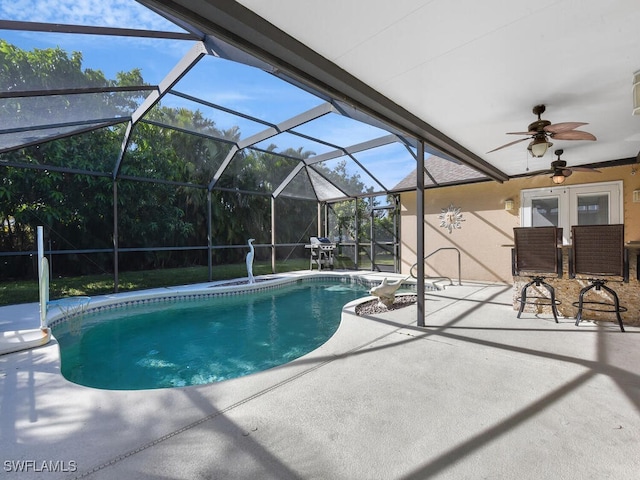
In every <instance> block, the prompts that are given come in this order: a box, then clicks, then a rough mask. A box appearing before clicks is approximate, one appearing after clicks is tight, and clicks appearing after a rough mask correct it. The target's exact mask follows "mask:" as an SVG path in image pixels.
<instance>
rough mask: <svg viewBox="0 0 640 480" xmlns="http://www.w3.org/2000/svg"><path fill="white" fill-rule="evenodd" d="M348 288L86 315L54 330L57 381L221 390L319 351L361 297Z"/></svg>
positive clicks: (314, 283) (320, 284) (302, 284)
mask: <svg viewBox="0 0 640 480" xmlns="http://www.w3.org/2000/svg"><path fill="white" fill-rule="evenodd" d="M368 288H369V286H368V285H362V284H359V283H352V282H351V281H349V280H347V281H346V282H345V280H344V279H343V280H340V279H337V280H325V279H323V280H300V281H298V282H296V283H292V284H288V285H285V286H282V287H279V288H274V289H269V290H263V291H259V292H255V293H246V294H242V295H225V296H222V295H219V296H213V297H212V298H204V299H196V300H190V301H184V300H181V301H165V302H160V303H155V304H143V305H133V306H128V307H125V308H117V309H114V310H107V311H102V312H97V313H87V314H85V315H84V316H83V317H82V319H81V322H82V326H81V328H77V327H78V325H77V320H75V319H73V318H71V319H69V320H67V321H65V322H61V323H59V324H58V325H56V326H54V327H53V334H54V336H55V337H56V339H57V340H58V343H59V345H60V356H61V366H62V374H63V375H64V377H65V378H67V379H68V380H70V381H72V382H74V383H78V384H81V385H85V386H89V387H95V388H103V389H110V390H138V389H153V388H165V387H181V386H187V385H200V384H207V383H213V382H220V381H223V380H227V379H230V378H236V377H240V376H243V375H249V374H251V373H255V372H258V371H262V370H266V369H268V368H272V367H275V366H277V365H281V364H284V363H287V362H290V361H291V360H294V359H296V358H299V357H301V356H302V355H305V354H306V353H309V352H310V351H312V350H314V349H316V348H317V347H319V346H320V345H322V344H323V343H325V342H326V341H327V340H328V339H329V338H330V337H331V336H332V335H333V334H334V333H335V331H336V329H337V328H338V325H339V323H340V318H341V312H342V307H343V306H344V305H345V304H346V303H348V302H350V301H352V300H355V299H356V298H359V297H362V296H365V295H367V292H368Z"/></svg>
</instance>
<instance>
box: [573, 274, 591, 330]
mask: <svg viewBox="0 0 640 480" xmlns="http://www.w3.org/2000/svg"><path fill="white" fill-rule="evenodd" d="M594 287H595V285H594V284H591V285H589V286H586V287H584V288H583V289H582V290H580V296H579V301H578V314H577V315H576V327H577V326H578V325H580V322H581V321H582V305H583V303H584V294H585V293H587V292H588V291H589V290H591V289H592V288H594Z"/></svg>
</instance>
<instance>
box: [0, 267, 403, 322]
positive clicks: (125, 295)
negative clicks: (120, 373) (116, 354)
mask: <svg viewBox="0 0 640 480" xmlns="http://www.w3.org/2000/svg"><path fill="white" fill-rule="evenodd" d="M381 275H382V276H381ZM384 277H392V278H396V279H397V278H403V279H405V281H406V283H407V285H412V284H413V283H414V282H415V281H414V279H411V278H409V279H406V277H404V276H401V275H397V274H377V273H375V272H353V271H329V272H322V271H307V270H303V271H298V272H287V273H280V274H270V275H262V276H257V277H255V278H256V282H255V283H253V284H248V283H239V282H242V281H244V280H246V279H245V278H238V279H229V280H220V281H216V282H207V283H198V284H192V285H179V286H171V287H161V288H154V289H147V290H136V291H132V292H119V293H112V294H106V295H98V296H95V297H90V300H89V302H88V304H87V306H86V307H85V311H84V313H93V312H99V311H101V310H108V309H114V308H121V307H126V306H128V305H137V304H142V303H156V302H165V301H167V302H168V301H175V300H195V299H201V298H208V297H215V296H223V295H242V294H247V293H251V292H256V291H263V290H269V289H273V288H278V287H281V286H284V285H287V284H290V283H294V282H297V281H300V280H318V281H321V280H323V279H335V278H343V279H349V280H350V281H351V282H357V283H364V284H366V285H367V286H373V285H375V284H376V283H377V282H380V281H382V279H383V278H384ZM0 311H1V310H0ZM72 316H73V315H69V314H66V313H65V312H63V311H62V310H61V309H58V308H56V307H55V301H54V302H52V305H51V306H50V307H49V308H48V314H47V325H48V326H49V327H50V328H53V327H55V326H57V325H58V324H60V323H61V322H64V321H66V320H67V319H68V318H70V317H72Z"/></svg>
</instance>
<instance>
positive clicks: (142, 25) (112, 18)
mask: <svg viewBox="0 0 640 480" xmlns="http://www.w3.org/2000/svg"><path fill="white" fill-rule="evenodd" d="M0 18H4V19H6V20H19V21H28V22H46V23H64V24H71V25H94V26H105V27H120V28H137V29H147V30H167V29H171V30H172V31H175V30H178V28H177V27H175V26H173V25H172V24H171V23H170V22H168V21H167V20H165V19H164V18H162V17H160V16H159V15H156V14H155V13H154V12H152V11H151V10H149V9H147V8H145V7H143V6H142V5H140V4H139V3H137V2H135V1H133V0H13V1H12V2H2V3H1V4H0Z"/></svg>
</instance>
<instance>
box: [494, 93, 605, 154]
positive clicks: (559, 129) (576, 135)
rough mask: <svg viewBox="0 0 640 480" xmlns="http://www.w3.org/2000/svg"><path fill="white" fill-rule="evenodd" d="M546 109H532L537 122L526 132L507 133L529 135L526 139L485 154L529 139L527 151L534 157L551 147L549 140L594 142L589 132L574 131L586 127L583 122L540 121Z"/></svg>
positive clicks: (537, 107) (536, 107) (541, 107)
mask: <svg viewBox="0 0 640 480" xmlns="http://www.w3.org/2000/svg"><path fill="white" fill-rule="evenodd" d="M545 110H546V107H545V106H544V105H536V106H535V107H533V114H534V115H537V116H538V120H536V121H535V122H533V123H532V124H530V125H529V127H528V129H527V131H526V132H509V133H507V135H529V137H528V138H521V139H520V140H516V141H515V142H509V143H507V144H506V145H502V146H501V147H498V148H494V149H493V150H491V151H489V152H487V153H491V152H495V151H496V150H500V149H502V148H505V147H510V146H511V145H515V144H516V143H520V142H524V141H525V140H529V139H531V142H530V143H529V146H528V147H527V149H528V150H529V151H530V152H531V155H533V156H534V157H538V158H539V157H542V156H544V154H545V153H546V152H547V149H548V148H549V147H551V146H552V145H553V143H551V142H550V141H549V139H550V138H556V139H558V140H595V139H596V137H595V136H593V135H592V134H590V133H589V132H583V131H581V130H576V128H578V127H580V126H582V125H587V124H586V123H584V122H563V123H553V124H552V123H551V122H550V121H548V120H542V118H540V116H541V115H542V114H543V113H544V111H545Z"/></svg>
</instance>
